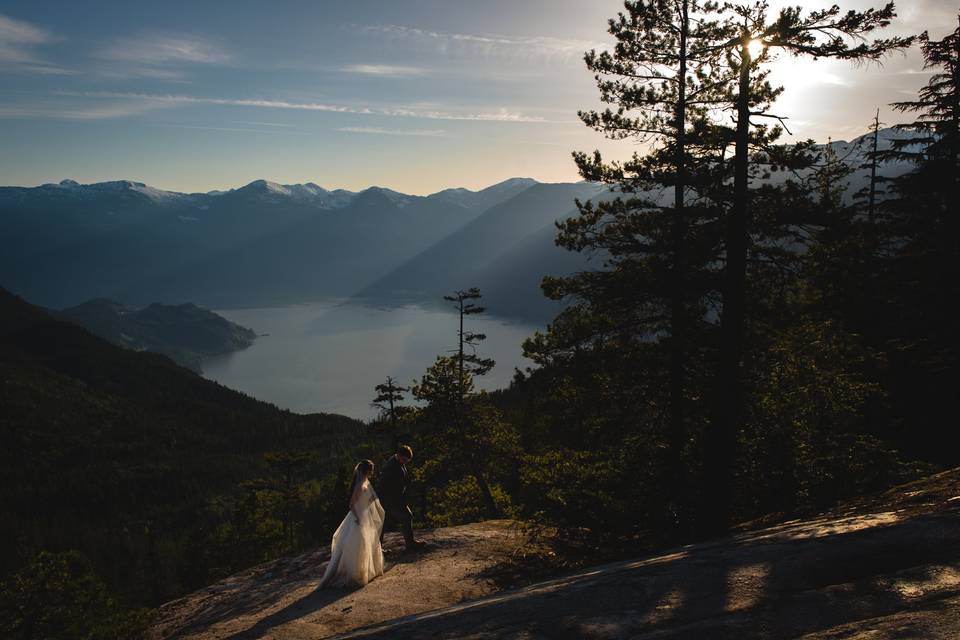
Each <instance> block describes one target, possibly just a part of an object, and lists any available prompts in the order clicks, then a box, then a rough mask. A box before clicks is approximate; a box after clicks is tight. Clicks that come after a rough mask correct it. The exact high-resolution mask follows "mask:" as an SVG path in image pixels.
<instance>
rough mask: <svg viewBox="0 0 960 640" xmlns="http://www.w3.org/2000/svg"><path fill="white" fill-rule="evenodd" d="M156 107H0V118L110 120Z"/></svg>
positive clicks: (126, 104) (134, 104) (122, 104)
mask: <svg viewBox="0 0 960 640" xmlns="http://www.w3.org/2000/svg"><path fill="white" fill-rule="evenodd" d="M155 108H156V105H152V104H147V103H142V102H140V103H138V102H118V103H109V104H99V105H87V106H73V105H69V106H67V105H65V106H59V105H29V106H22V105H21V106H3V107H0V118H2V119H16V120H25V119H29V120H33V119H40V120H112V119H116V118H129V117H131V116H136V115H140V114H142V113H144V112H146V111H150V110H151V109H155Z"/></svg>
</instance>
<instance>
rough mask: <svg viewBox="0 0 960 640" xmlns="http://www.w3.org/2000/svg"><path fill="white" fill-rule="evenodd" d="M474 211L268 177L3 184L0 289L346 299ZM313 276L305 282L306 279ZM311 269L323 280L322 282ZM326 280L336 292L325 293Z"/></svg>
mask: <svg viewBox="0 0 960 640" xmlns="http://www.w3.org/2000/svg"><path fill="white" fill-rule="evenodd" d="M522 188H526V183H525V181H523V180H520V181H515V182H514V181H507V183H503V184H502V185H494V187H492V188H491V189H490V190H489V192H487V190H485V191H484V192H477V193H473V192H466V195H467V196H469V198H468V200H470V205H471V206H476V204H477V202H481V201H483V200H484V199H486V200H489V201H493V200H496V199H497V198H502V197H507V196H508V195H510V194H511V193H513V192H515V191H517V190H520V189H522ZM477 213H479V212H478V211H476V210H475V209H471V208H469V207H467V206H464V205H461V204H457V203H456V202H454V201H451V200H449V199H444V198H443V197H438V198H429V197H427V198H424V197H418V196H408V195H405V194H401V193H397V192H395V191H391V190H389V189H380V188H376V187H373V188H371V189H368V190H366V191H364V192H361V193H360V194H355V193H351V192H347V191H343V190H336V191H328V190H325V189H323V188H321V187H318V186H317V185H315V184H313V183H307V184H305V185H280V184H276V183H272V182H268V181H265V180H257V181H254V182H252V183H250V184H248V185H246V186H244V187H241V188H238V189H234V190H231V191H227V192H217V193H208V194H181V193H173V192H165V191H161V190H157V189H153V188H151V187H147V186H146V185H142V184H140V183H134V182H129V181H118V182H114V183H100V184H94V185H77V184H76V183H72V182H65V183H63V184H60V185H44V186H41V187H35V188H30V189H27V188H20V187H7V188H0V230H2V231H3V238H4V240H3V242H4V244H5V245H6V246H7V248H8V250H7V251H5V252H3V253H2V257H0V281H2V282H4V283H5V284H6V286H8V287H10V288H11V289H13V290H15V291H17V292H18V293H21V294H23V295H25V296H28V297H29V298H30V299H33V300H36V301H38V302H40V303H42V304H44V305H46V306H50V307H63V306H70V305H75V304H78V303H80V302H82V301H84V300H87V299H90V298H97V297H111V298H120V299H123V300H127V301H130V302H135V303H148V302H152V301H155V300H158V299H162V300H165V301H173V302H179V301H183V300H200V299H201V298H200V297H198V296H197V295H196V293H197V292H198V291H199V293H200V294H203V298H202V299H203V300H212V301H216V302H221V301H223V300H228V299H229V300H233V301H236V302H237V303H240V304H245V303H254V302H257V301H259V300H261V299H263V298H262V295H261V294H263V295H267V294H269V295H268V297H273V298H276V299H282V300H287V301H299V300H302V299H304V298H303V297H301V296H306V297H309V296H316V295H334V294H341V295H342V294H344V293H352V292H353V288H354V287H357V286H361V285H362V284H365V283H367V282H369V281H370V280H372V279H374V278H375V277H377V276H380V275H382V273H384V272H386V271H388V270H389V269H391V268H393V267H395V266H396V264H397V263H399V261H401V260H402V259H404V258H407V257H409V256H410V255H413V254H414V253H415V252H417V251H419V250H420V249H422V248H423V247H425V246H427V245H428V244H430V243H431V242H433V241H435V240H437V239H439V238H440V237H442V236H443V235H446V234H447V233H449V232H451V231H452V230H453V229H455V228H456V227H458V226H460V225H462V224H465V223H466V222H467V221H469V220H470V219H471V218H472V217H473V216H475V215H476V214H477ZM259 239H262V240H263V242H264V246H263V247H260V246H258V245H257V241H258V240H259ZM288 249H289V250H288ZM297 261H299V262H297ZM265 265H266V266H265ZM311 270H314V275H312V276H311V277H310V278H309V280H308V281H306V282H304V281H303V280H304V279H303V278H300V276H301V274H303V273H306V272H307V271H311ZM316 270H319V271H320V272H321V273H323V274H325V276H324V277H325V278H326V280H323V279H322V278H321V281H319V282H318V280H317V278H316V275H315V274H316ZM268 272H269V274H268ZM263 277H271V278H280V279H281V280H282V282H279V283H266V282H263V281H262V278H263ZM237 278H244V281H243V282H239V281H238V280H237ZM298 278H300V279H299V280H298ZM200 281H202V282H203V286H200V285H199V284H198V283H199V282H200ZM331 283H333V284H336V285H338V286H337V287H335V289H336V290H335V291H326V290H325V288H324V287H326V286H327V285H328V284H331ZM277 284H279V285H280V286H279V289H282V290H283V293H282V295H279V296H277V295H275V294H279V293H280V291H279V289H278V287H277V286H276V285H277ZM211 292H212V293H211ZM264 292H266V293H264ZM208 293H209V294H210V295H207V294H208ZM248 293H249V295H248Z"/></svg>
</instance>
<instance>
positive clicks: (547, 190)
mask: <svg viewBox="0 0 960 640" xmlns="http://www.w3.org/2000/svg"><path fill="white" fill-rule="evenodd" d="M597 192H598V187H597V186H596V185H592V184H587V183H576V184H537V185H534V186H532V187H530V188H528V189H525V190H524V191H522V192H520V193H519V194H518V195H516V196H514V197H513V198H511V199H510V200H507V201H506V202H503V203H501V204H499V205H496V206H494V207H492V208H490V209H488V210H487V211H485V212H483V213H482V214H481V215H480V216H478V217H477V218H476V219H475V220H473V221H471V222H470V223H469V224H467V225H465V226H463V227H462V228H460V229H458V230H456V231H455V232H453V233H451V234H450V235H449V236H447V237H445V238H443V239H442V240H441V241H439V242H437V243H436V244H435V245H433V246H431V247H430V248H428V249H426V250H425V251H423V252H421V253H420V254H418V255H416V256H415V257H413V258H411V259H410V260H408V261H406V262H405V263H404V264H403V265H401V266H400V267H398V268H397V269H396V270H394V271H393V272H391V273H389V274H387V275H386V276H384V277H382V278H380V279H379V280H377V281H376V282H375V283H373V284H372V285H371V286H369V287H367V288H365V289H364V290H363V291H362V292H360V294H359V296H360V297H364V298H372V299H377V300H394V301H404V300H415V301H428V300H433V299H439V298H440V297H441V296H443V294H445V293H449V292H450V291H452V290H454V289H464V288H467V287H470V286H474V285H475V284H476V283H475V280H476V279H477V278H478V277H479V274H481V273H483V271H484V270H485V269H488V268H490V267H491V265H494V264H495V263H496V262H497V261H498V260H500V258H501V257H502V256H504V255H506V254H508V253H509V252H510V251H511V249H512V248H514V247H516V246H518V245H520V244H521V243H523V242H524V241H525V240H526V239H527V237H528V236H530V235H531V234H535V233H537V232H538V231H540V230H541V229H543V227H544V226H545V225H550V224H552V223H553V221H555V220H556V219H557V218H560V217H563V216H564V215H566V214H568V213H569V212H570V210H571V208H572V207H573V201H574V199H575V198H581V199H585V198H590V197H591V196H593V195H595V194H596V193H597ZM541 233H542V231H541ZM490 311H491V312H492V313H497V310H496V309H494V308H493V307H490Z"/></svg>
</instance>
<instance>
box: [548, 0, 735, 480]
mask: <svg viewBox="0 0 960 640" xmlns="http://www.w3.org/2000/svg"><path fill="white" fill-rule="evenodd" d="M717 11H718V7H717V5H716V3H713V2H701V1H699V0H638V1H630V0H628V1H627V2H624V10H623V11H622V12H621V13H619V14H618V16H617V17H616V18H613V19H611V20H610V21H609V23H608V25H609V28H608V31H609V33H610V34H611V35H612V36H613V37H614V38H615V39H616V44H615V46H614V48H613V50H612V51H609V52H608V51H604V52H600V53H598V52H596V51H590V52H588V53H587V54H586V56H585V62H586V65H587V68H588V69H589V70H590V71H592V72H593V73H594V76H595V79H596V83H597V87H598V89H599V91H600V99H601V100H602V101H603V102H605V103H607V104H609V105H612V107H608V108H606V109H605V110H603V111H595V110H593V111H582V112H580V113H579V116H580V118H581V120H582V121H583V122H584V123H585V124H586V125H587V126H589V127H591V128H593V129H594V130H596V131H598V132H600V133H602V134H603V135H605V136H606V137H608V138H611V139H614V140H621V139H632V140H634V141H638V142H640V143H642V144H644V145H645V146H648V147H649V153H648V154H645V155H641V154H639V153H635V154H634V155H633V157H632V158H631V159H630V160H628V161H626V162H606V161H604V159H603V158H602V156H601V155H600V153H599V152H594V153H593V154H587V153H583V152H576V153H574V160H575V161H576V163H577V167H578V169H579V171H580V174H581V176H582V177H583V178H584V179H586V180H590V181H596V182H602V183H605V184H608V185H610V191H611V197H609V198H599V199H597V201H594V202H586V203H581V202H578V203H577V207H578V210H579V215H578V216H577V217H574V218H571V219H569V220H566V221H563V222H561V223H558V228H559V233H558V237H557V244H558V245H560V246H562V247H564V248H566V249H568V250H573V251H580V252H584V253H588V254H592V255H596V256H599V257H601V258H602V259H603V266H604V268H603V269H602V270H598V271H591V272H583V273H579V274H575V275H573V276H569V277H563V278H549V277H548V278H545V280H544V291H545V292H546V293H547V295H548V296H550V297H552V298H556V299H560V298H564V297H570V298H574V299H576V300H577V301H578V304H577V305H574V306H572V307H571V308H569V309H568V310H567V311H566V312H565V313H564V314H562V315H561V316H560V317H559V318H557V321H556V322H555V323H554V324H553V326H552V327H551V331H550V335H549V336H548V337H549V338H550V339H549V340H547V341H546V342H544V341H540V342H539V344H540V345H541V347H547V348H555V349H559V350H561V351H562V350H564V349H567V348H569V347H570V346H572V345H577V344H580V345H584V346H589V345H591V343H594V342H595V341H596V340H600V341H603V340H606V339H609V338H610V337H611V336H616V339H617V340H620V341H623V340H626V341H627V342H629V341H637V340H644V339H647V338H648V337H649V336H658V337H659V339H660V340H661V342H662V343H663V345H664V347H665V348H666V350H667V354H668V355H667V357H668V364H667V368H668V370H667V376H666V377H667V382H668V384H667V386H668V394H667V395H668V397H667V399H666V401H665V403H664V404H665V405H666V406H665V413H666V415H667V425H666V436H667V441H668V450H669V454H668V457H669V462H668V467H669V468H670V469H671V471H672V472H673V473H674V474H677V476H676V479H679V475H682V472H681V469H682V466H683V465H682V462H681V458H682V451H683V449H684V447H685V442H686V440H687V439H688V437H689V431H690V425H689V424H688V422H689V419H688V417H687V416H686V415H685V402H686V400H685V398H686V396H687V395H688V394H689V393H690V391H689V390H688V389H687V385H688V379H689V378H690V377H691V372H690V368H691V365H690V362H689V360H690V354H689V352H690V349H691V346H690V345H691V343H692V342H694V333H695V332H696V331H697V330H698V327H699V326H701V325H702V317H703V316H704V313H705V311H704V298H705V295H706V291H707V290H708V289H709V287H710V285H709V284H708V283H707V281H708V278H705V277H704V275H703V273H704V270H705V268H706V265H708V264H709V263H710V262H712V260H713V255H714V252H715V241H714V240H713V239H712V237H711V236H712V228H711V221H712V219H714V218H715V217H716V215H717V214H716V208H715V206H714V203H713V202H712V201H711V193H712V192H713V191H714V187H713V183H714V182H715V181H716V173H717V167H718V166H719V165H720V158H721V154H722V150H723V146H724V144H723V140H722V138H718V136H717V134H718V129H717V128H716V127H714V126H712V124H711V121H710V118H709V112H710V110H711V109H712V108H715V107H717V106H718V105H719V104H721V103H722V101H723V100H724V98H725V96H726V94H727V91H726V84H727V83H729V81H730V77H729V73H728V71H727V69H726V67H725V66H724V64H723V57H722V50H721V48H720V47H719V44H720V43H722V42H723V41H725V40H726V39H728V38H729V35H730V34H729V29H728V28H727V27H724V26H723V25H721V24H720V23H719V22H718V21H717ZM663 191H667V192H668V193H669V195H667V194H661V192H663ZM536 344H537V341H532V342H531V343H530V345H529V346H531V347H534V346H535V345H536Z"/></svg>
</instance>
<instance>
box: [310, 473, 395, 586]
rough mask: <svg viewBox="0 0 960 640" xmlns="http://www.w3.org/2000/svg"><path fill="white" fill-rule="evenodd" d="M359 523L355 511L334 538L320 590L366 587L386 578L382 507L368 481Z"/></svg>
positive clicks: (349, 513) (361, 494)
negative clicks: (382, 542)
mask: <svg viewBox="0 0 960 640" xmlns="http://www.w3.org/2000/svg"><path fill="white" fill-rule="evenodd" d="M357 504H358V506H357V511H359V512H360V523H359V524H357V521H356V520H355V519H354V516H353V511H350V512H348V513H347V515H346V517H345V518H344V519H343V522H341V523H340V526H339V527H338V528H337V530H336V532H335V533H334V534H333V542H331V543H330V562H329V563H327V570H326V571H325V572H324V574H323V579H322V580H321V581H320V587H321V588H323V587H352V586H357V587H363V586H365V585H366V584H367V583H368V582H370V581H371V580H373V579H374V578H376V577H377V576H382V575H383V548H382V547H381V546H380V530H381V529H383V507H382V506H381V505H380V500H379V499H378V498H377V494H376V492H375V491H374V490H373V487H372V486H371V485H370V482H369V481H368V480H364V482H363V486H362V489H361V493H360V498H359V500H358V501H357Z"/></svg>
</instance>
